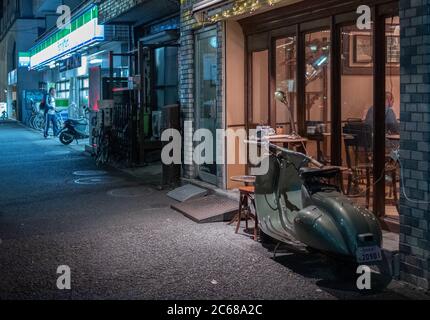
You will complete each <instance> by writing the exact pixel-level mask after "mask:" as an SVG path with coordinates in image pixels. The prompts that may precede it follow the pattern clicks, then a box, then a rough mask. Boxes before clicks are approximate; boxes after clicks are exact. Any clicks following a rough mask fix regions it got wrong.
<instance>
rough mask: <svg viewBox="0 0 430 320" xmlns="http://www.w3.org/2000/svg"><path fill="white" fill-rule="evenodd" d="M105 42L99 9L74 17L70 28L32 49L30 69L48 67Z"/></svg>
mask: <svg viewBox="0 0 430 320" xmlns="http://www.w3.org/2000/svg"><path fill="white" fill-rule="evenodd" d="M102 40H104V26H102V25H99V24H98V8H97V6H94V7H92V8H91V9H89V10H87V11H86V12H84V13H82V14H81V15H79V16H77V17H74V18H73V19H72V21H71V22H70V27H66V28H65V29H63V30H58V31H57V32H55V33H54V34H52V35H50V36H49V37H48V38H46V39H44V40H43V41H41V42H40V43H38V44H37V45H36V46H34V47H33V48H31V49H30V68H31V69H35V68H38V67H41V66H44V65H47V64H49V63H51V62H53V61H55V60H57V59H59V58H61V57H63V56H65V55H67V54H69V53H73V52H74V51H76V50H78V49H79V48H81V47H83V46H86V45H89V44H91V43H94V42H96V41H102Z"/></svg>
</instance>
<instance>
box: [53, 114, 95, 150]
mask: <svg viewBox="0 0 430 320" xmlns="http://www.w3.org/2000/svg"><path fill="white" fill-rule="evenodd" d="M85 111H86V112H88V111H87V110H85ZM88 125H89V121H88V119H87V117H84V118H81V119H68V120H66V121H65V122H64V127H63V129H62V130H61V131H60V133H59V137H60V142H61V143H62V144H64V145H69V144H71V143H72V142H73V141H75V140H76V141H78V140H83V139H88V138H89V134H88Z"/></svg>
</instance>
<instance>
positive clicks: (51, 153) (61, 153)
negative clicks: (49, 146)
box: [45, 151, 71, 156]
mask: <svg viewBox="0 0 430 320" xmlns="http://www.w3.org/2000/svg"><path fill="white" fill-rule="evenodd" d="M70 153H71V151H49V152H45V155H47V156H65V155H67V154H70Z"/></svg>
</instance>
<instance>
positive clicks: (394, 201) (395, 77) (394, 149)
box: [385, 16, 401, 223]
mask: <svg viewBox="0 0 430 320" xmlns="http://www.w3.org/2000/svg"><path fill="white" fill-rule="evenodd" d="M385 48H386V62H385V63H386V68H385V70H386V71H385V77H386V78H385V86H386V89H385V91H386V98H385V131H386V140H385V159H386V161H385V218H386V219H388V220H386V221H389V220H391V222H394V223H395V222H398V221H399V199H400V188H401V184H400V164H399V160H398V150H399V148H400V128H399V123H400V120H399V119H400V19H399V17H398V16H396V17H389V18H387V19H386V20H385Z"/></svg>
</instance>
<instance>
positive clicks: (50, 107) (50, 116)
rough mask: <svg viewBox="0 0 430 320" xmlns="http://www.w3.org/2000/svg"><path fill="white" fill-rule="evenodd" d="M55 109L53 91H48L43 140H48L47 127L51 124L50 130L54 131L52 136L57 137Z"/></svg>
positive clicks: (52, 89)
mask: <svg viewBox="0 0 430 320" xmlns="http://www.w3.org/2000/svg"><path fill="white" fill-rule="evenodd" d="M56 111H57V107H56V105H55V89H54V88H51V89H49V93H48V96H47V97H46V124H45V138H48V134H49V127H50V124H51V122H52V129H53V131H54V136H55V137H56V136H57V135H58V126H57V116H56Z"/></svg>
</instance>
